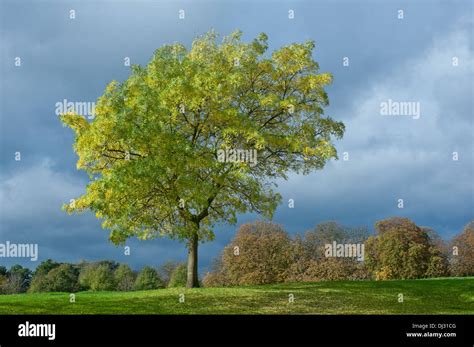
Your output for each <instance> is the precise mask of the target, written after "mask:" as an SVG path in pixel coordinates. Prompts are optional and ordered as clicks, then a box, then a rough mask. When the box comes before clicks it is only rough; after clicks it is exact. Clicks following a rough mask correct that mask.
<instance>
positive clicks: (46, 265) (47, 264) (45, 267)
mask: <svg viewBox="0 0 474 347" xmlns="http://www.w3.org/2000/svg"><path fill="white" fill-rule="evenodd" d="M59 265H61V264H60V263H57V262H55V261H54V260H52V259H46V260H45V261H42V262H41V263H40V264H39V265H38V266H37V267H36V270H35V275H37V274H39V273H42V274H44V275H47V274H48V272H50V271H51V270H52V269H54V268H56V267H58V266H59Z"/></svg>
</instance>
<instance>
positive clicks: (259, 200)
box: [61, 31, 344, 272]
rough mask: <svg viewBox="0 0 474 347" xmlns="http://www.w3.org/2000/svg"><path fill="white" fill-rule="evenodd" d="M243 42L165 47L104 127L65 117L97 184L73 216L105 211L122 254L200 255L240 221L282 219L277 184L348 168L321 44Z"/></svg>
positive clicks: (116, 92) (132, 82)
mask: <svg viewBox="0 0 474 347" xmlns="http://www.w3.org/2000/svg"><path fill="white" fill-rule="evenodd" d="M241 37H242V33H241V32H240V31H236V32H234V33H233V34H231V35H230V36H227V37H224V39H223V40H222V42H221V43H218V41H217V34H216V33H215V32H210V33H207V34H205V35H203V36H201V37H198V38H197V39H195V41H194V42H193V44H192V47H191V48H190V49H188V48H186V47H185V46H184V45H182V44H179V43H175V44H171V45H165V46H163V47H161V48H159V49H158V50H156V52H155V53H154V55H153V57H152V59H151V61H150V62H149V63H148V65H146V66H144V67H142V66H138V65H134V66H133V67H132V71H131V75H130V76H129V78H128V79H127V80H125V81H123V82H122V83H119V82H117V81H112V82H111V83H110V84H109V85H108V86H107V88H106V90H105V93H104V94H103V95H102V96H101V97H100V98H99V99H98V102H97V106H96V112H95V119H94V120H93V121H91V122H88V121H87V120H86V119H85V117H82V116H80V115H77V114H72V113H68V114H63V115H62V116H61V120H62V121H63V123H64V124H66V125H67V126H69V127H70V128H72V129H73V130H74V131H75V134H76V140H75V144H74V149H75V151H76V153H77V154H78V156H79V160H78V162H77V168H78V169H83V170H85V171H87V173H88V174H89V176H90V183H89V184H88V186H87V191H86V193H85V194H84V195H82V196H81V197H79V198H78V199H76V200H74V201H73V202H72V203H70V204H67V205H66V206H65V208H66V210H67V211H68V212H73V211H83V210H92V211H94V212H95V213H96V216H97V217H98V218H100V219H102V220H103V223H102V226H103V227H104V228H107V229H109V230H110V231H111V232H110V239H111V240H112V241H113V242H114V243H116V244H120V243H123V242H125V240H126V239H127V238H129V237H132V236H136V237H138V238H141V239H149V238H153V237H156V236H169V237H171V238H175V239H179V240H188V241H189V242H191V243H192V244H194V243H197V242H198V240H208V239H212V238H213V237H214V233H213V226H214V225H215V224H216V223H218V222H222V223H231V224H233V223H235V222H236V220H237V215H238V214H240V213H245V212H257V213H260V214H262V215H263V216H265V217H271V216H272V214H273V212H274V210H275V208H276V206H277V205H278V203H279V202H280V201H281V196H280V195H279V194H278V193H277V192H275V191H274V185H275V179H278V178H280V179H281V178H283V179H287V174H288V172H290V171H293V172H297V173H303V174H307V173H309V172H310V171H312V170H315V169H321V168H323V166H324V165H325V163H326V162H327V161H328V160H329V159H331V158H337V153H336V149H335V147H334V145H333V143H332V140H333V138H341V137H342V136H343V133H344V124H343V123H342V122H337V121H334V120H333V119H332V118H331V117H328V116H324V112H323V107H325V106H327V105H328V97H327V94H326V92H325V90H324V87H325V86H326V85H328V84H329V83H330V82H331V80H332V77H331V75H330V74H328V73H319V66H318V64H317V63H316V62H315V61H314V60H313V57H312V54H313V49H314V47H315V45H314V42H312V41H308V42H306V43H293V44H291V45H288V46H285V47H282V48H280V49H278V50H276V51H274V52H273V53H272V54H271V55H268V54H266V51H267V49H268V43H267V36H266V35H265V34H260V35H259V36H258V37H257V38H256V39H254V40H253V41H251V42H250V43H245V42H242V41H241ZM223 150H224V151H225V150H234V151H236V150H241V151H255V153H256V161H255V163H251V162H249V161H245V160H224V161H223V160H219V151H223ZM244 153H245V152H244ZM193 247H194V246H193ZM188 272H189V269H188Z"/></svg>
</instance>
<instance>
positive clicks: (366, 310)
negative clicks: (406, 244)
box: [0, 277, 474, 314]
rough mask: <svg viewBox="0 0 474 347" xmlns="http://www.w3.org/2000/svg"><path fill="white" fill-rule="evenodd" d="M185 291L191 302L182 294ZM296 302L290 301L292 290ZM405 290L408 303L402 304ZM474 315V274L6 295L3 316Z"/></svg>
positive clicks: (0, 304) (1, 306) (1, 301)
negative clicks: (72, 300) (182, 298)
mask: <svg viewBox="0 0 474 347" xmlns="http://www.w3.org/2000/svg"><path fill="white" fill-rule="evenodd" d="M180 293H184V294H185V298H186V299H185V303H179V301H178V295H179V294H180ZM290 293H292V294H294V296H295V302H294V303H291V304H290V303H288V294H290ZM399 293H402V294H403V296H404V302H403V303H399V302H398V294H399ZM120 313H123V314H239V313H241V314H254V313H257V314H441V313H446V314H466V313H467V314H474V277H470V278H450V279H429V280H405V281H379V282H375V281H337V282H318V283H285V284H279V285H265V286H250V287H234V288H197V289H184V288H183V289H179V288H173V289H158V290H152V291H138V292H80V293H76V302H75V303H69V294H67V293H42V294H17V295H0V314H120Z"/></svg>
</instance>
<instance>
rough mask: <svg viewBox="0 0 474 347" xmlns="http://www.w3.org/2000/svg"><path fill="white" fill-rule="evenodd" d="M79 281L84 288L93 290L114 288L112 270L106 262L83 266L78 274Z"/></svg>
mask: <svg viewBox="0 0 474 347" xmlns="http://www.w3.org/2000/svg"><path fill="white" fill-rule="evenodd" d="M79 283H80V285H81V286H82V287H83V288H84V289H91V290H93V291H101V290H114V289H115V286H116V284H115V279H114V274H113V271H112V270H111V269H110V266H108V265H107V264H101V265H98V264H90V265H88V266H85V267H84V268H83V269H82V271H81V273H80V275H79Z"/></svg>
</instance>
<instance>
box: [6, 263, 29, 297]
mask: <svg viewBox="0 0 474 347" xmlns="http://www.w3.org/2000/svg"><path fill="white" fill-rule="evenodd" d="M32 274H33V272H32V271H31V270H30V269H28V268H25V267H23V266H21V265H19V264H15V265H13V266H12V267H11V268H10V270H8V272H7V281H6V284H5V285H4V288H3V291H4V293H6V294H15V293H24V292H26V291H27V289H28V287H29V286H30V282H31V277H32Z"/></svg>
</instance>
